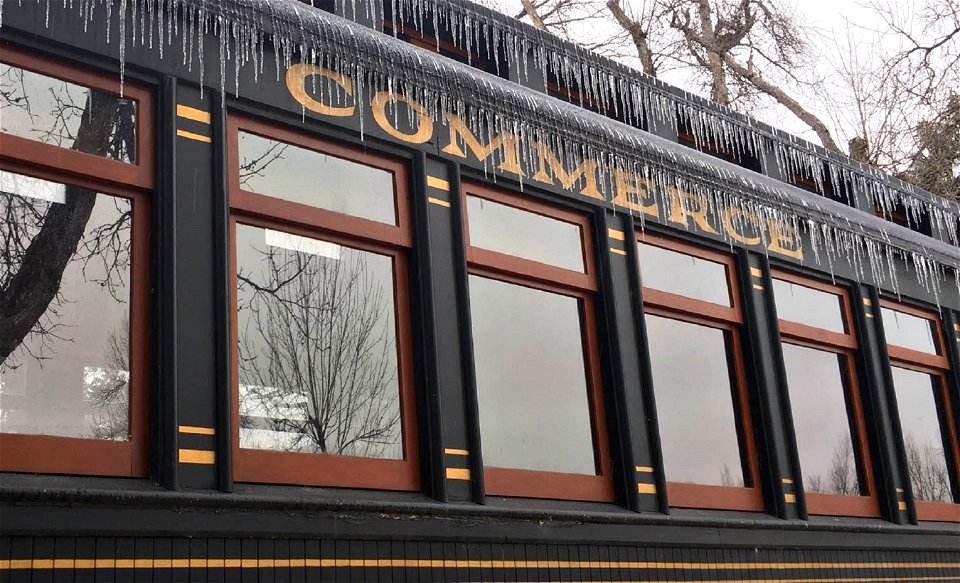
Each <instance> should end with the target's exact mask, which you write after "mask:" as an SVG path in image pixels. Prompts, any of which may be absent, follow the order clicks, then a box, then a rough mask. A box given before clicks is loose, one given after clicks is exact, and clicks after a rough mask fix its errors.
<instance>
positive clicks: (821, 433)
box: [773, 273, 879, 516]
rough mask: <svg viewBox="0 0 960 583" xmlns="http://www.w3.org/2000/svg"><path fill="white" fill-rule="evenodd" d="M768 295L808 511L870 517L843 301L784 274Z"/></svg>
mask: <svg viewBox="0 0 960 583" xmlns="http://www.w3.org/2000/svg"><path fill="white" fill-rule="evenodd" d="M773 291H774V300H775V302H776V307H777V317H778V318H779V321H780V334H781V338H782V340H783V344H782V354H783V362H784V365H785V369H786V373H787V378H786V380H787V390H788V394H789V398H790V410H791V412H792V421H793V429H794V436H795V441H796V444H797V453H798V454H799V456H800V468H801V472H802V473H803V475H802V483H803V488H804V490H805V493H806V500H807V511H808V512H809V513H810V514H841V515H847V516H876V515H878V514H879V507H878V505H877V502H876V497H875V496H873V495H872V492H873V474H872V468H871V466H870V456H869V444H868V441H867V434H866V429H865V427H864V420H863V410H862V406H861V403H860V392H859V386H858V384H857V375H856V364H855V360H854V353H855V352H856V349H857V339H856V336H855V335H854V334H853V332H852V331H851V330H852V329H853V326H852V322H850V313H851V312H850V300H849V297H848V296H847V294H846V292H845V291H844V290H843V289H842V288H840V287H837V286H832V285H828V284H824V283H821V282H818V281H815V280H810V279H805V278H800V277H797V276H794V275H792V274H788V273H775V274H774V279H773Z"/></svg>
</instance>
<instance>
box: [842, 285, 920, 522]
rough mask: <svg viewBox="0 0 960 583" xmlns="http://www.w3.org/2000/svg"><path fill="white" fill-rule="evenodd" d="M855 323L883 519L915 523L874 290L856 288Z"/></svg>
mask: <svg viewBox="0 0 960 583" xmlns="http://www.w3.org/2000/svg"><path fill="white" fill-rule="evenodd" d="M852 300H853V305H854V310H853V313H854V321H855V322H856V326H857V338H858V339H859V343H860V350H859V352H858V354H857V374H858V376H859V378H860V384H861V391H860V394H861V398H862V400H863V408H864V415H865V416H866V420H867V434H868V436H869V439H870V453H871V457H872V460H873V466H874V476H875V478H874V479H875V481H876V489H877V501H878V503H879V505H880V514H881V516H882V517H884V518H886V519H887V520H890V521H892V522H895V523H897V524H906V523H910V522H913V523H915V522H916V509H915V508H914V506H913V500H912V495H911V494H910V483H909V482H910V480H909V479H907V472H906V459H907V456H906V452H905V451H904V448H903V442H902V441H901V440H900V439H899V437H898V436H899V435H901V433H900V417H899V415H898V414H897V410H896V396H895V395H894V390H893V376H892V373H891V371H890V359H889V357H888V356H887V350H886V340H885V338H884V334H883V321H882V319H881V314H880V298H879V295H878V294H877V290H876V288H874V287H872V286H853V298H852Z"/></svg>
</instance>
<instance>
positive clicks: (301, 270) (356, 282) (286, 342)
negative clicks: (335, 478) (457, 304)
mask: <svg viewBox="0 0 960 583" xmlns="http://www.w3.org/2000/svg"><path fill="white" fill-rule="evenodd" d="M393 269H394V267H393V259H392V258H390V257H387V256H383V255H378V254H376V253H369V252H366V251H359V250H357V249H351V248H349V247H344V246H341V245H336V244H334V243H329V242H326V241H318V240H315V239H309V238H306V237H299V236H296V235H291V234H288V233H281V232H278V231H272V230H269V229H262V228H258V227H250V226H246V225H238V226H237V278H238V300H239V318H238V320H239V322H238V328H239V342H240V345H239V349H240V446H241V447H244V448H250V449H269V450H280V451H294V452H305V453H318V454H320V453H326V454H336V455H350V456H362V457H372V458H386V459H402V458H403V439H402V432H401V418H400V384H399V369H398V364H397V327H396V317H395V314H394V303H395V302H394V291H393V290H394V274H393Z"/></svg>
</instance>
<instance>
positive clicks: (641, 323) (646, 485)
mask: <svg viewBox="0 0 960 583" xmlns="http://www.w3.org/2000/svg"><path fill="white" fill-rule="evenodd" d="M618 222H619V223H620V225H621V228H620V230H618V229H617V228H616V227H608V229H612V230H608V231H607V233H606V235H607V240H608V243H607V249H608V250H607V252H608V253H609V254H611V257H610V258H609V259H610V269H611V273H612V274H617V273H618V272H620V271H621V270H622V273H621V274H620V275H614V279H620V278H625V279H626V280H627V289H628V290H629V299H628V300H627V301H628V303H627V304H626V306H624V305H623V303H622V302H623V297H622V294H623V293H624V290H623V289H620V290H618V291H616V293H617V295H618V296H619V297H618V299H617V300H616V303H617V308H618V311H617V328H618V335H619V338H618V340H619V343H620V350H621V354H622V363H621V366H622V367H623V370H624V407H625V410H626V412H627V414H628V415H629V417H630V434H631V437H630V438H631V441H632V446H633V463H634V467H633V470H634V471H635V472H636V482H637V495H638V496H639V498H638V500H637V507H638V508H639V509H640V510H646V511H659V512H662V513H664V514H669V512H670V501H669V500H668V498H667V478H666V473H665V472H664V468H663V448H662V447H661V444H660V425H659V422H658V420H657V403H656V398H655V396H654V392H653V368H652V366H651V363H650V345H649V337H648V336H647V327H646V323H645V320H644V309H643V285H642V284H641V282H640V250H639V248H638V246H637V236H636V232H637V224H636V222H635V221H634V218H633V217H632V216H627V215H620V217H619V221H618ZM611 224H614V222H613V221H611ZM619 250H622V251H619ZM612 255H616V256H617V257H616V258H615V257H613V256H612ZM615 259H616V260H615ZM620 287H621V288H622V285H621V286H620ZM631 321H632V323H633V331H632V336H631V332H630V330H629V329H624V328H626V327H627V322H631ZM631 345H632V349H631ZM631 359H633V362H631ZM628 371H629V372H628Z"/></svg>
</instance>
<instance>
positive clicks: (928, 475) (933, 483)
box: [892, 366, 953, 502]
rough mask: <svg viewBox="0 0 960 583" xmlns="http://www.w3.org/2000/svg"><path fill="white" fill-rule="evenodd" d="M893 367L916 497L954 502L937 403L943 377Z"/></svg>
mask: <svg viewBox="0 0 960 583" xmlns="http://www.w3.org/2000/svg"><path fill="white" fill-rule="evenodd" d="M892 369H893V387H894V389H895V390H896V393H897V409H898V411H899V413H900V427H901V429H903V441H904V446H905V448H906V451H907V465H908V468H909V471H910V485H911V486H912V488H913V497H914V498H916V499H917V500H924V501H927V502H951V501H952V500H953V497H952V495H951V493H950V472H949V470H948V469H947V457H946V454H945V452H944V449H943V444H944V437H943V433H942V432H941V429H940V415H939V414H938V407H937V401H938V395H937V393H939V392H940V380H939V378H938V377H936V376H933V375H930V374H927V373H923V372H917V371H913V370H907V369H905V368H900V367H896V366H895V367H892Z"/></svg>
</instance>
